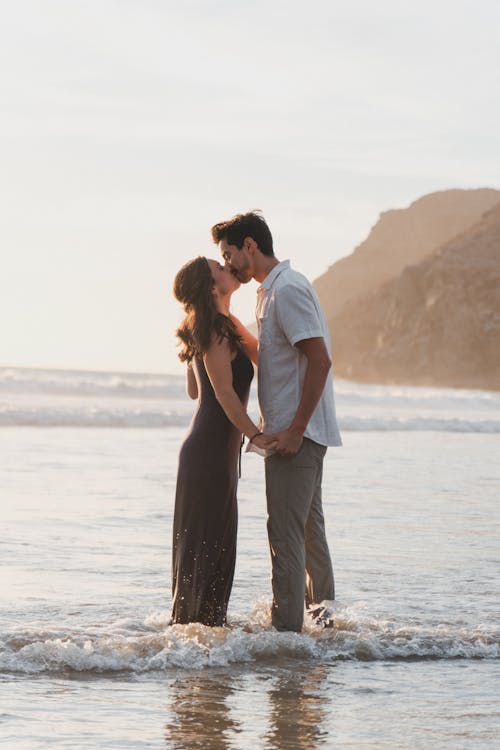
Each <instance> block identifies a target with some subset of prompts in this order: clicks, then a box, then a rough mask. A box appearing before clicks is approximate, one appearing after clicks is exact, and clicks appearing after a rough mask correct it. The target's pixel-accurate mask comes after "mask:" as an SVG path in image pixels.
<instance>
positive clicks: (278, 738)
mask: <svg viewBox="0 0 500 750" xmlns="http://www.w3.org/2000/svg"><path fill="white" fill-rule="evenodd" d="M328 671H331V667H330V668H329V669H327V668H326V667H325V666H321V665H319V664H317V665H315V666H314V667H311V668H310V669H308V670H303V669H301V670H299V671H298V672H297V670H296V669H290V671H289V672H287V673H285V674H283V673H281V674H280V675H279V677H278V678H277V679H276V680H275V681H274V683H273V685H272V687H271V689H270V690H269V704H270V709H271V711H270V717H269V729H268V730H267V732H266V733H265V740H266V747H267V748H272V749H273V750H282V748H292V747H293V748H315V747H319V746H320V745H322V744H323V743H324V742H325V741H326V740H327V737H328V731H327V730H326V728H325V726H324V720H325V718H326V716H327V715H328V712H329V710H330V706H331V699H330V697H329V695H327V694H326V691H325V681H326V678H327V672H328Z"/></svg>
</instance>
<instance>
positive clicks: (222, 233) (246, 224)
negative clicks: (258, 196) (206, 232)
mask: <svg viewBox="0 0 500 750" xmlns="http://www.w3.org/2000/svg"><path fill="white" fill-rule="evenodd" d="M245 237H251V238H252V239H253V240H255V242H256V243H257V245H258V247H259V250H260V251H261V253H262V254H263V255H274V250H273V237H272V234H271V231H270V229H269V227H268V226H267V224H266V222H265V220H264V217H263V216H262V215H261V214H260V213H257V211H249V212H248V213H246V214H236V216H233V218H232V219H228V220H227V221H219V223H218V224H214V226H213V227H212V239H213V241H214V242H215V243H216V244H218V243H219V242H220V241H221V240H226V242H227V243H228V245H236V247H237V248H238V250H241V248H242V247H243V243H244V241H245Z"/></svg>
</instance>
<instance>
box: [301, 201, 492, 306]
mask: <svg viewBox="0 0 500 750" xmlns="http://www.w3.org/2000/svg"><path fill="white" fill-rule="evenodd" d="M499 202H500V191H498V190H492V189H489V188H482V189H478V190H445V191H442V192H437V193H431V194H429V195H425V196H423V197H422V198H419V199H418V200H416V201H415V202H414V203H412V204H411V205H410V206H409V207H408V208H404V209H398V210H392V211H387V212H385V213H383V214H381V216H380V219H379V221H378V222H377V223H376V224H375V226H374V227H373V228H372V230H371V232H370V233H369V235H368V237H367V238H366V240H364V242H362V243H361V244H360V245H358V247H357V248H356V249H355V250H354V252H353V253H352V254H351V255H349V256H347V257H346V258H342V259H341V260H339V261H338V262H336V263H334V264H333V265H332V266H331V267H330V268H329V269H328V271H326V273H324V274H323V275H322V276H320V277H319V278H318V279H316V281H315V282H314V288H315V289H316V292H317V294H318V296H319V298H320V300H321V303H322V305H323V308H324V310H325V313H326V316H327V318H329V319H331V318H333V317H334V316H336V315H337V314H338V313H339V312H340V310H341V309H342V307H343V306H344V305H345V304H346V303H347V302H348V301H349V300H352V299H353V298H355V297H357V296H358V295H360V294H365V293H367V292H369V291H370V290H372V289H376V288H377V287H379V286H380V285H381V284H383V283H384V282H386V281H388V280H390V279H391V278H394V277H396V276H399V274H400V273H401V272H402V271H403V269H404V268H405V267H406V266H408V265H411V264H415V263H418V262H419V261H420V260H422V259H423V258H425V256H427V255H429V253H431V252H432V251H433V250H436V249H437V248H438V247H440V246H442V245H443V244H444V243H446V242H448V241H449V240H451V239H452V238H453V237H456V236H457V235H459V234H461V233H462V232H464V231H465V230H467V229H469V227H471V226H472V225H473V224H475V223H476V222H477V221H479V220H480V218H481V216H482V215H483V214H484V213H485V212H486V211H488V210H489V209H491V208H493V206H495V205H496V204H497V203H499Z"/></svg>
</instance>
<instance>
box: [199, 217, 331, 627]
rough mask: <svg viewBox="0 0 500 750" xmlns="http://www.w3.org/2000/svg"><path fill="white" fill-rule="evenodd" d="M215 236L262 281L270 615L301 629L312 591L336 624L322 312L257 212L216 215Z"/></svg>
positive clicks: (327, 364)
mask: <svg viewBox="0 0 500 750" xmlns="http://www.w3.org/2000/svg"><path fill="white" fill-rule="evenodd" d="M212 238H213V240H214V242H215V243H217V244H218V245H219V249H220V252H221V254H222V257H223V258H224V260H225V262H226V264H228V265H229V266H230V268H231V271H232V272H233V273H234V274H235V276H236V277H237V278H238V280H239V281H241V282H243V283H247V282H249V281H250V279H255V280H256V281H258V282H259V284H260V286H259V288H258V290H257V309H256V314H257V323H258V331H259V339H258V397H259V406H260V410H261V416H262V428H261V429H262V430H263V432H265V433H266V434H268V433H272V434H273V436H274V438H275V440H276V447H275V451H273V452H271V455H267V456H266V459H265V466H266V495H267V510H268V523H267V529H268V536H269V545H270V550H271V561H272V588H273V604H272V611H271V619H272V624H273V625H274V627H275V628H277V629H278V630H292V631H296V632H300V631H301V629H302V624H303V619H304V597H305V602H306V605H307V606H308V607H309V608H310V610H311V612H312V613H313V615H316V617H317V618H318V621H320V622H321V621H322V622H323V624H325V625H327V626H331V625H332V624H333V617H332V612H331V609H328V607H331V604H332V602H333V599H334V598H335V588H334V579H333V570H332V563H331V559H330V553H329V550H328V543H327V540H326V534H325V524H324V518H323V508H322V500H321V480H322V469H323V459H324V456H325V453H326V449H327V446H329V445H341V439H340V434H339V431H338V427H337V421H336V416H335V406H334V400H333V384H332V373H331V360H330V342H329V339H330V337H329V333H328V327H327V324H326V321H325V317H324V314H323V311H322V310H321V306H320V303H319V300H318V298H317V296H316V294H315V292H314V290H313V288H312V286H311V284H310V283H309V281H308V280H307V279H306V278H305V277H304V276H302V274H299V273H297V272H296V271H293V270H292V269H291V268H290V263H289V261H282V262H279V260H278V259H277V258H276V257H275V255H274V250H273V240H272V235H271V232H270V230H269V227H268V226H267V224H266V222H265V221H264V219H263V217H262V216H261V215H260V214H258V213H254V212H250V213H247V214H238V215H237V216H235V217H234V218H232V219H230V220H228V221H224V222H220V223H218V224H215V226H213V227H212ZM254 354H255V355H257V352H256V351H255V352H254ZM256 359H257V356H255V357H254V360H256Z"/></svg>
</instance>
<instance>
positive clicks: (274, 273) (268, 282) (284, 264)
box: [257, 260, 290, 292]
mask: <svg viewBox="0 0 500 750" xmlns="http://www.w3.org/2000/svg"><path fill="white" fill-rule="evenodd" d="M287 268H290V261H289V260H282V261H281V262H280V263H278V264H277V265H275V266H274V268H272V269H271V271H269V273H268V274H267V276H266V278H265V279H264V281H263V282H262V284H261V285H260V286H259V287H258V288H257V292H262V291H264V289H265V290H266V291H268V290H269V289H271V287H272V285H273V284H274V282H275V281H276V279H277V278H278V276H279V275H280V273H281V272H282V271H284V270H285V269H287Z"/></svg>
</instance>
